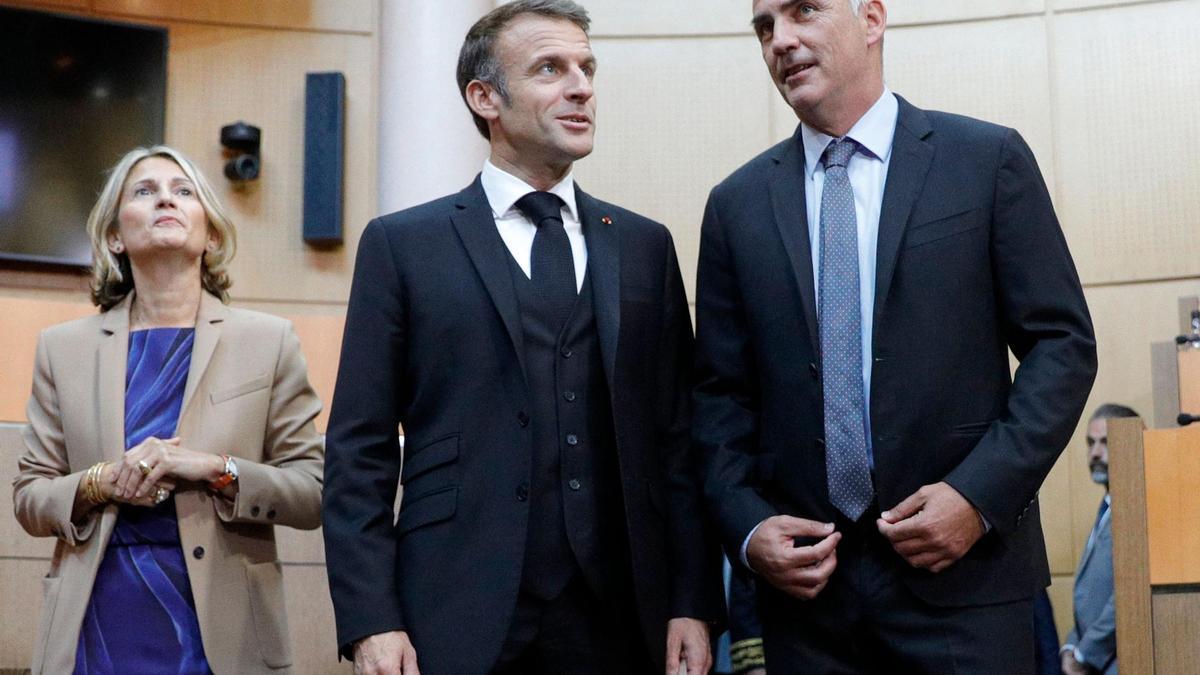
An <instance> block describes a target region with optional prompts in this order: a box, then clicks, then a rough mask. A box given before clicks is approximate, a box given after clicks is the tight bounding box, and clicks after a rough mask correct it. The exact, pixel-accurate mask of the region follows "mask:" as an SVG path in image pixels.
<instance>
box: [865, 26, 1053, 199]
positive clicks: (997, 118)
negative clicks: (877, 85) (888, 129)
mask: <svg viewBox="0 0 1200 675" xmlns="http://www.w3.org/2000/svg"><path fill="white" fill-rule="evenodd" d="M898 4H900V3H898ZM953 4H956V5H960V6H965V5H968V4H970V3H953ZM1046 40H1047V37H1046V21H1045V18H1044V17H1041V16H1035V17H1025V18H1019V19H1005V20H996V21H980V22H975V23H965V24H958V23H955V24H945V25H932V26H913V27H907V28H897V29H893V30H890V31H888V33H887V37H886V38H885V41H884V45H885V46H884V70H885V74H886V76H887V82H888V85H889V86H890V87H891V88H892V90H893V91H895V92H896V93H897V94H899V95H901V96H903V97H905V98H907V99H908V100H909V101H910V102H911V103H913V104H914V105H916V106H917V107H919V108H925V109H930V110H944V111H947V112H952V113H957V114H960V115H968V116H971V117H977V118H979V119H982V120H986V121H988V122H993V123H996V124H1002V125H1005V126H1009V127H1013V128H1015V129H1016V130H1017V131H1019V132H1020V133H1021V135H1022V137H1024V138H1025V141H1026V142H1027V143H1028V144H1029V147H1030V148H1032V149H1033V153H1034V155H1035V156H1036V157H1037V159H1038V164H1039V165H1040V168H1041V170H1042V174H1043V176H1045V178H1046V182H1047V184H1048V185H1049V186H1050V189H1051V193H1053V191H1054V139H1053V133H1052V121H1053V117H1052V115H1051V106H1050V98H1051V93H1050V80H1049V74H1050V66H1049V61H1048V55H1047V51H1046ZM947 54H953V57H952V58H947V57H946V55H947Z"/></svg>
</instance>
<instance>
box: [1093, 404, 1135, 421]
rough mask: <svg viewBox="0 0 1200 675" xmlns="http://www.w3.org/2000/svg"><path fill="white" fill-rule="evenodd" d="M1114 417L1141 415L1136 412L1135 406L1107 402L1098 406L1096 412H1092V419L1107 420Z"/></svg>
mask: <svg viewBox="0 0 1200 675" xmlns="http://www.w3.org/2000/svg"><path fill="white" fill-rule="evenodd" d="M1114 417H1141V415H1139V414H1137V413H1136V412H1134V410H1133V408H1130V407H1129V406H1124V405H1121V404H1120V403H1105V404H1103V405H1101V406H1100V407H1099V408H1096V412H1094V413H1092V417H1091V419H1093V420H1107V419H1112V418H1114Z"/></svg>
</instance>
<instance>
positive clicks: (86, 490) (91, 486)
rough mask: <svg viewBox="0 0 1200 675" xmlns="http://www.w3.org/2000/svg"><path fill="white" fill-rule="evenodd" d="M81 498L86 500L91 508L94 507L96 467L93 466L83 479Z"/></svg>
mask: <svg viewBox="0 0 1200 675" xmlns="http://www.w3.org/2000/svg"><path fill="white" fill-rule="evenodd" d="M83 496H84V497H86V498H87V500H88V503H89V504H91V505H92V506H95V505H96V465H95V464H93V465H92V466H91V467H90V468H89V469H88V470H87V474H85V475H84V477H83Z"/></svg>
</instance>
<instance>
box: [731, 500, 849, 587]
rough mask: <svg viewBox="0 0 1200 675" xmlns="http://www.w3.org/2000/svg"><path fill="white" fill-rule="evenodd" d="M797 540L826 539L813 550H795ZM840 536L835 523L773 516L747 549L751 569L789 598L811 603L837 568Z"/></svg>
mask: <svg viewBox="0 0 1200 675" xmlns="http://www.w3.org/2000/svg"><path fill="white" fill-rule="evenodd" d="M796 537H823V539H821V540H820V541H818V542H817V543H815V544H813V545H812V546H796V544H795V541H794V540H795V538H796ZM841 539H842V535H841V533H840V532H834V531H833V523H818V522H816V521H813V520H807V519H804V518H794V517H792V516H771V517H770V518H767V519H766V520H764V521H763V522H762V524H761V525H759V526H758V529H757V530H755V531H754V535H753V536H751V537H750V544H749V545H748V546H747V547H746V560H747V561H748V562H749V563H750V568H751V569H753V570H754V571H755V572H758V573H759V574H760V575H762V576H763V578H765V579H766V580H767V581H769V582H770V583H771V585H772V586H775V587H776V588H778V589H779V590H781V591H783V592H784V593H787V594H788V595H791V596H794V597H797V598H800V599H801V600H812V599H813V598H815V597H817V594H818V593H820V592H821V590H822V589H824V588H825V584H826V583H828V582H829V576H830V575H831V574H833V570H834V568H836V567H837V544H838V542H839V541H841Z"/></svg>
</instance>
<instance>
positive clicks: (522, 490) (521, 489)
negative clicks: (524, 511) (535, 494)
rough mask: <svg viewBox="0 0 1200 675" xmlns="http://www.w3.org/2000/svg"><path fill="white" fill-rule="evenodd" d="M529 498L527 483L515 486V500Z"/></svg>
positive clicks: (521, 500)
mask: <svg viewBox="0 0 1200 675" xmlns="http://www.w3.org/2000/svg"><path fill="white" fill-rule="evenodd" d="M526 499H529V484H528V483H521V484H520V485H518V486H517V501H519V502H523V501H525V500H526Z"/></svg>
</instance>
